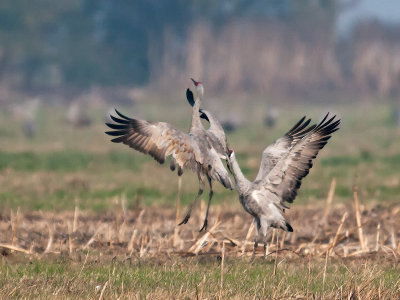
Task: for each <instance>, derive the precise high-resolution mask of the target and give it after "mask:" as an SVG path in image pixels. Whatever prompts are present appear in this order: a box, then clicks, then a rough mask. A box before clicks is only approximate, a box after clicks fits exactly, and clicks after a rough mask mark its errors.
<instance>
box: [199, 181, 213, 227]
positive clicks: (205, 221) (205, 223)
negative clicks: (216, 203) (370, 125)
mask: <svg viewBox="0 0 400 300" xmlns="http://www.w3.org/2000/svg"><path fill="white" fill-rule="evenodd" d="M207 179H208V185H209V186H210V193H209V194H208V204H207V211H206V217H205V218H204V224H203V227H201V229H200V232H201V231H203V229H204V230H206V229H207V218H208V211H209V210H210V204H211V198H212V196H213V195H214V191H213V189H212V179H211V177H210V176H208V175H207Z"/></svg>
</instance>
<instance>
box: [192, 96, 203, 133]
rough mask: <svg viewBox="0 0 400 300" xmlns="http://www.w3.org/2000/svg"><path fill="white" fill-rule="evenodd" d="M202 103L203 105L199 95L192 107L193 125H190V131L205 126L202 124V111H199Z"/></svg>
mask: <svg viewBox="0 0 400 300" xmlns="http://www.w3.org/2000/svg"><path fill="white" fill-rule="evenodd" d="M200 105H201V99H200V98H199V96H197V97H196V99H195V101H194V105H193V109H192V125H191V126H190V131H189V132H193V131H194V130H196V129H200V128H203V124H201V121H200V113H199V109H200Z"/></svg>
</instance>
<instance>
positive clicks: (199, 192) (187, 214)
mask: <svg viewBox="0 0 400 300" xmlns="http://www.w3.org/2000/svg"><path fill="white" fill-rule="evenodd" d="M197 176H198V178H199V190H198V192H197V196H196V198H195V199H194V201H193V202H192V203H191V204H190V206H189V209H188V211H187V213H186V216H185V218H184V219H183V221H182V222H180V223H179V224H178V225H182V224H186V223H187V222H188V221H189V218H190V215H191V214H192V210H193V207H194V206H195V204H196V202H197V200H199V198H200V196H201V194H203V190H204V181H203V178H202V177H201V175H200V173H197Z"/></svg>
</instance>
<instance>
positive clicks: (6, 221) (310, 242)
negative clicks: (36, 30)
mask: <svg viewBox="0 0 400 300" xmlns="http://www.w3.org/2000/svg"><path fill="white" fill-rule="evenodd" d="M204 206H205V205H204V203H202V204H201V207H200V208H201V209H197V210H196V211H195V212H194V213H193V215H192V217H191V219H190V220H189V222H188V224H186V225H183V226H175V224H176V221H175V214H176V212H175V210H174V209H172V208H164V207H159V206H158V207H157V206H151V207H138V208H137V209H135V210H131V211H127V210H124V209H123V208H122V207H121V205H118V204H116V205H115V210H114V211H109V212H107V213H103V214H99V213H98V214H95V213H91V212H84V211H79V209H76V210H75V212H61V213H52V212H41V211H31V212H29V211H28V212H24V213H22V212H21V211H20V210H18V211H16V212H15V211H14V212H11V213H7V214H6V213H4V212H3V213H2V214H1V215H0V251H1V254H2V255H3V256H11V257H12V255H13V253H16V252H22V253H25V254H27V255H33V256H38V255H39V256H42V255H46V254H53V255H56V256H57V255H69V256H72V257H74V256H76V255H78V256H79V255H80V253H82V251H81V250H89V252H91V253H93V254H96V255H98V254H100V253H101V255H102V256H103V257H110V258H114V257H119V258H121V259H123V258H129V257H137V258H141V257H161V256H165V257H168V256H171V255H174V256H176V255H177V256H182V257H186V256H195V255H206V256H207V255H216V256H219V255H221V249H222V245H223V244H224V246H225V247H224V248H225V250H224V251H225V255H227V256H231V257H238V256H250V255H251V252H252V245H253V238H254V237H253V225H252V223H253V222H252V217H251V216H249V215H248V214H246V213H245V212H243V211H241V210H238V209H237V208H229V207H227V206H224V205H220V206H215V207H213V209H212V211H211V214H210V217H209V223H208V224H209V226H208V229H207V231H206V232H199V231H198V230H199V228H200V227H201V225H202V220H203V214H202V213H199V212H204ZM327 207H328V206H327ZM360 212H361V213H360V215H359V217H360V222H361V227H358V226H357V221H356V214H355V210H354V208H353V207H352V206H351V205H336V206H334V207H332V208H330V207H328V208H324V207H317V208H312V207H301V206H295V207H293V208H291V209H290V210H289V211H288V213H287V218H288V220H289V221H290V223H291V225H292V227H293V228H294V232H293V233H288V232H284V231H282V230H274V229H270V230H269V233H268V236H267V241H268V248H267V253H268V254H272V253H276V250H278V253H279V255H280V256H281V255H284V256H285V257H288V258H290V257H299V256H300V257H301V256H309V255H311V256H317V257H325V256H326V254H329V256H334V257H341V258H347V257H348V258H351V257H365V256H367V257H371V258H373V257H380V258H382V257H385V258H388V259H391V260H394V261H396V262H398V261H399V257H400V236H399V233H400V222H398V220H400V206H399V205H393V206H391V207H379V206H368V207H364V206H361V207H360ZM181 215H182V213H181ZM395 220H397V222H396V221H395ZM360 236H361V239H360ZM277 241H278V242H277ZM262 255H263V247H262V243H261V244H260V246H259V248H258V251H257V256H262ZM78 259H79V258H78Z"/></svg>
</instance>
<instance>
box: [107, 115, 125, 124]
mask: <svg viewBox="0 0 400 300" xmlns="http://www.w3.org/2000/svg"><path fill="white" fill-rule="evenodd" d="M110 118H111V119H112V120H113V121H114V122H117V123H120V124H129V121H128V120H122V119H119V118H117V117H114V116H113V115H110Z"/></svg>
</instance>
